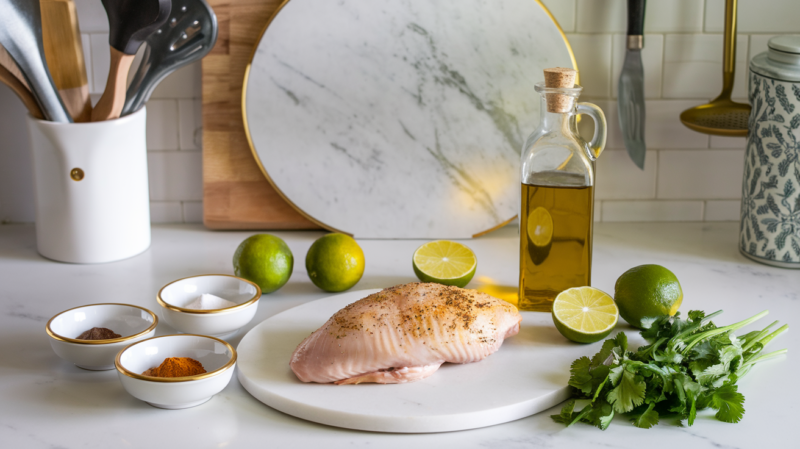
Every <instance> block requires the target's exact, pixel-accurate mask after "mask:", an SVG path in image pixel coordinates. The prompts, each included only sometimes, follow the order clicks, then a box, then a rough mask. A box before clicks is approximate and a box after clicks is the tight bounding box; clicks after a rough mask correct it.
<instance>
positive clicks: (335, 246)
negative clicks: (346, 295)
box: [306, 234, 364, 292]
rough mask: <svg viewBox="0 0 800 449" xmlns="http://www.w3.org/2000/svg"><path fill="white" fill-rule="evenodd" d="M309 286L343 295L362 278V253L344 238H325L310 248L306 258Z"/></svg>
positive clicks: (352, 242) (345, 236) (331, 235)
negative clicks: (310, 283)
mask: <svg viewBox="0 0 800 449" xmlns="http://www.w3.org/2000/svg"><path fill="white" fill-rule="evenodd" d="M306 270H307V271H308V277H309V278H311V282H313V283H314V285H316V286H317V287H319V288H321V289H323V290H325V291H329V292H343V291H345V290H347V289H349V288H350V287H352V286H354V285H356V284H357V283H358V281H359V280H360V279H361V276H362V275H363V274H364V251H362V250H361V247H360V246H358V243H356V241H355V240H354V239H353V237H350V236H349V235H345V234H328V235H325V236H322V237H320V238H319V239H317V241H316V242H314V243H313V244H312V245H311V248H309V249H308V253H307V254H306Z"/></svg>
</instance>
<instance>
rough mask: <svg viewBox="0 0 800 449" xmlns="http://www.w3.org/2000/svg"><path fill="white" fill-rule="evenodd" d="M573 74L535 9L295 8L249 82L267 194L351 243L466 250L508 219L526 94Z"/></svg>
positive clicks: (312, 2) (513, 2)
mask: <svg viewBox="0 0 800 449" xmlns="http://www.w3.org/2000/svg"><path fill="white" fill-rule="evenodd" d="M556 66H561V67H573V60H572V56H571V50H570V47H569V45H568V44H567V41H566V39H565V38H564V36H563V35H562V33H561V31H560V29H559V27H558V25H557V24H556V23H555V21H554V20H553V19H552V18H551V16H550V15H549V13H548V12H547V10H546V9H545V8H544V6H542V5H541V4H540V3H539V2H538V1H537V0H493V1H490V2H487V1H485V0H408V1H403V2H399V1H396V0H340V1H335V2H333V1H330V0H291V1H289V2H287V3H285V4H284V5H283V6H282V8H280V9H279V11H278V12H277V13H276V15H275V16H274V17H273V18H272V19H271V22H270V23H269V24H268V26H267V28H266V29H265V31H264V33H263V35H262V36H261V40H260V42H259V44H258V46H257V47H256V50H255V53H254V55H253V59H252V62H251V64H250V66H249V67H248V70H247V72H246V74H245V80H244V93H243V100H244V101H243V105H242V108H243V112H244V115H245V127H246V131H247V134H248V137H249V140H250V144H251V147H252V148H253V153H254V155H255V157H256V160H257V161H258V162H259V164H260V165H261V168H262V170H263V171H264V174H265V175H266V176H267V179H269V180H270V182H271V183H272V185H273V186H274V187H275V188H276V190H277V191H278V192H279V193H280V194H281V195H282V196H283V197H284V198H285V199H286V200H287V201H288V202H289V203H290V204H291V205H293V206H294V207H295V208H296V209H298V210H299V211H300V212H302V213H303V214H304V215H306V216H307V217H309V218H310V219H312V220H313V221H315V222H317V223H319V224H320V225H322V226H324V227H326V228H328V229H334V230H340V231H343V232H347V233H350V234H353V235H354V236H355V237H362V238H469V237H472V236H475V235H476V234H480V233H482V232H485V231H488V230H491V229H493V228H495V227H497V226H500V225H502V224H504V223H505V222H507V221H509V220H510V219H512V218H513V217H514V216H515V215H516V213H517V209H518V208H519V180H518V178H519V176H518V173H517V172H518V171H519V158H520V151H521V148H522V145H523V142H524V140H525V139H526V138H527V136H528V135H529V134H530V133H531V132H533V130H534V129H535V128H536V126H537V124H538V116H539V99H538V97H537V95H536V93H535V92H534V90H533V86H534V84H535V83H536V82H537V81H539V80H541V79H543V76H544V75H543V74H542V70H543V69H544V68H547V67H556Z"/></svg>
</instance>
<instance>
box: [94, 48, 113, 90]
mask: <svg viewBox="0 0 800 449" xmlns="http://www.w3.org/2000/svg"><path fill="white" fill-rule="evenodd" d="M89 36H90V40H91V48H92V56H91V60H92V87H91V89H90V91H91V92H92V93H98V94H102V93H103V90H104V89H105V88H106V81H107V80H108V66H109V64H111V54H110V51H111V50H110V46H109V45H108V33H98V34H91V35H89Z"/></svg>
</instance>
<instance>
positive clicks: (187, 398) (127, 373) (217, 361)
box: [115, 334, 236, 410]
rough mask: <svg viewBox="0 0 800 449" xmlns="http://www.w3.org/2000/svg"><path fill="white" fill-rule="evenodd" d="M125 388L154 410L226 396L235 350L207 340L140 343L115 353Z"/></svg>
mask: <svg viewBox="0 0 800 449" xmlns="http://www.w3.org/2000/svg"><path fill="white" fill-rule="evenodd" d="M115 366H116V368H117V374H118V376H119V380H120V382H122V386H123V388H125V390H126V391H127V392H128V393H130V394H131V396H133V397H135V398H136V399H139V400H142V401H144V402H146V403H148V404H150V405H152V406H153V407H157V408H163V409H172V410H175V409H183V408H189V407H195V406H198V405H200V404H203V403H205V402H207V401H208V400H209V399H211V398H212V397H213V396H214V395H215V394H217V393H219V392H220V391H222V390H223V389H224V388H225V386H227V385H228V383H229V382H230V380H231V376H232V375H233V371H234V368H235V367H236V350H235V349H233V346H231V345H230V344H228V343H227V342H225V341H223V340H220V339H218V338H215V337H208V336H205V335H193V334H180V335H164V336H161V337H153V338H148V339H147V340H142V341H139V342H136V343H134V344H132V345H130V346H128V347H127V348H125V349H123V350H122V351H120V352H119V354H117V357H116V360H115Z"/></svg>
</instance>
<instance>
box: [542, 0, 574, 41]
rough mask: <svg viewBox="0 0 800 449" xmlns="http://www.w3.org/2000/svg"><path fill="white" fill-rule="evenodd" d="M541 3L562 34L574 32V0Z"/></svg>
mask: <svg viewBox="0 0 800 449" xmlns="http://www.w3.org/2000/svg"><path fill="white" fill-rule="evenodd" d="M542 3H544V5H545V6H546V7H547V9H548V10H549V11H550V13H551V14H553V17H555V18H556V21H557V22H558V25H559V26H560V27H561V29H562V30H563V31H564V32H566V33H569V32H571V31H575V0H544V1H543V2H542Z"/></svg>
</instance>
